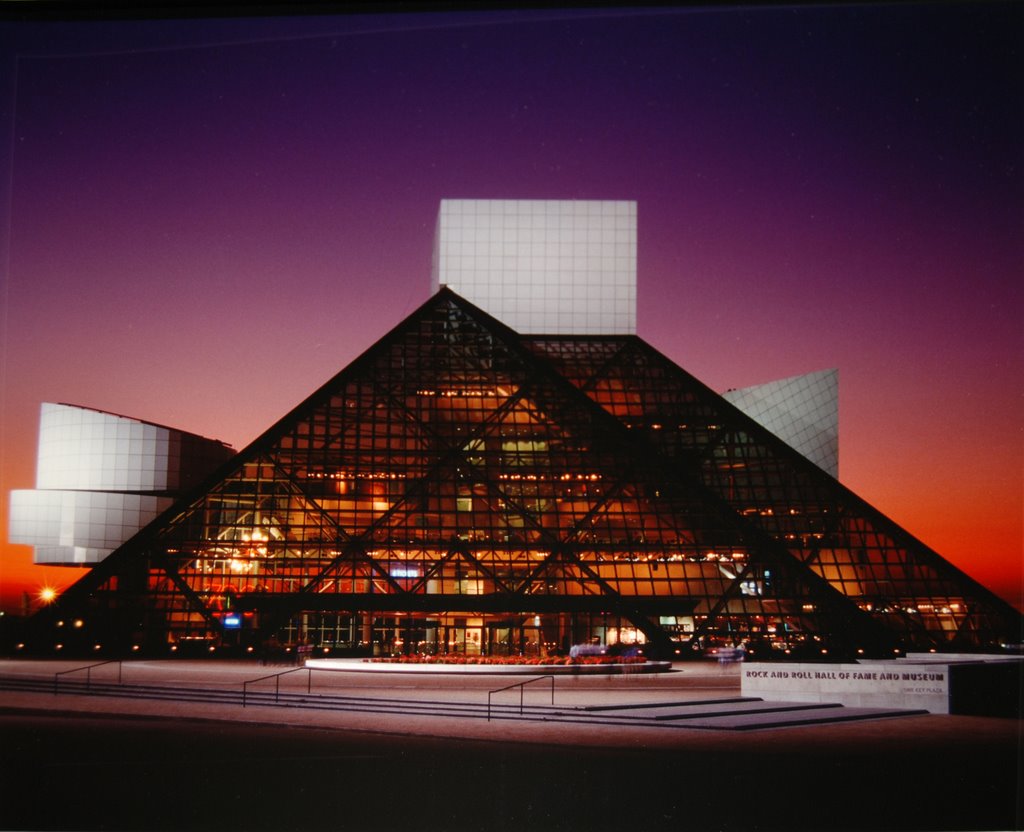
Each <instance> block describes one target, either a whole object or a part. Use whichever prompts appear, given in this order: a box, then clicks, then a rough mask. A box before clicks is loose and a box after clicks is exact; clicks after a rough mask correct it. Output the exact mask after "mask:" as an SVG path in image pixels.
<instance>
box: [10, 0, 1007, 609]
mask: <svg viewBox="0 0 1024 832" xmlns="http://www.w3.org/2000/svg"><path fill="white" fill-rule="evenodd" d="M1022 15H1024V12H1022V10H1021V8H1020V7H1017V6H1015V5H1013V4H1002V3H963V4H958V3H953V4H945V3H937V4H927V3H926V4H915V5H913V6H884V7H876V6H870V5H869V6H854V7H822V8H812V7H806V8H800V7H798V8H785V9H784V8H753V9H739V8H736V9H730V8H723V9H721V10H718V9H710V10H701V12H700V13H699V14H694V13H690V12H689V11H688V10H686V9H671V8H669V9H657V10H646V11H643V12H630V11H627V10H621V11H618V10H602V11H600V12H596V13H595V12H579V13H573V12H558V13H543V12H530V13H512V12H507V13H504V12H503V13H466V14H436V15H431V14H423V15H393V16H359V15H338V16H335V17H330V16H327V17H321V18H299V17H296V18H284V17H282V18H274V19H258V18H253V19H244V18H240V19H234V20H215V19H208V20H164V21H121V22H111V23H97V22H92V23H89V24H85V23H72V22H66V23H53V24H51V25H48V26H44V25H43V24H41V23H31V22H30V23H23V24H7V23H4V24H0V46H2V48H3V51H4V54H5V56H7V57H8V58H9V59H10V60H8V61H7V62H6V63H5V64H4V67H5V68H4V70H3V72H4V80H5V81H6V82H7V83H6V85H5V86H4V87H3V89H4V90H6V91H7V92H6V93H4V94H3V96H2V97H0V102H2V103H3V105H4V106H3V118H4V119H5V121H4V125H5V126H6V127H7V129H8V135H10V137H11V143H10V148H9V153H8V156H9V159H8V161H9V165H10V168H9V169H10V171H11V175H10V179H9V181H7V182H2V183H0V189H2V190H3V193H4V196H5V197H6V198H5V199H4V200H3V202H2V203H0V204H4V205H6V206H7V217H6V220H7V222H6V223H3V224H2V228H3V232H2V233H3V234H4V235H5V236H4V238H3V240H2V241H0V243H2V246H3V250H4V253H5V255H6V258H5V262H6V264H7V266H6V269H5V274H4V277H3V280H4V284H3V295H2V297H3V305H4V318H3V322H2V328H3V329H2V351H3V356H4V358H3V375H2V378H0V389H2V391H3V402H2V415H0V421H2V423H3V432H2V435H0V447H2V449H3V451H2V453H3V458H2V461H0V491H2V492H3V493H2V501H3V505H2V507H0V538H2V539H0V604H2V607H3V608H4V609H7V610H12V611H17V610H18V609H19V608H20V606H21V603H22V593H24V592H27V593H29V595H30V596H33V597H32V599H31V602H32V604H33V606H34V605H35V604H36V603H37V601H36V600H35V599H34V596H35V595H36V593H37V592H38V591H39V589H40V588H41V587H42V586H43V585H44V584H45V585H48V586H53V587H55V588H62V587H64V586H66V585H68V584H70V583H71V582H72V581H73V580H75V579H77V577H79V576H80V575H81V574H82V573H81V571H80V570H75V569H64V568H59V567H35V566H33V565H32V564H31V551H30V549H29V548H28V547H24V546H12V545H9V544H7V543H6V534H7V525H6V515H7V510H8V500H9V492H10V490H12V489H17V488H31V487H33V486H34V484H35V479H34V465H35V455H36V430H37V424H38V414H39V405H40V403H41V402H43V401H55V402H69V403H74V404H78V405H82V406H86V407H94V408H97V409H101V410H105V411H108V412H114V413H121V414H124V415H126V416H130V417H132V418H137V419H142V420H146V421H152V422H156V423H159V424H166V425H171V426H173V427H176V428H179V429H181V430H185V431H189V432H193V433H198V434H201V435H204V436H207V437H210V438H217V439H221V440H223V441H225V442H228V443H230V444H232V445H233V446H234V447H235V448H238V449H241V448H243V447H244V446H245V445H247V444H248V443H249V442H251V441H252V440H253V439H254V438H255V437H257V436H258V435H259V434H261V433H262V432H263V431H264V430H266V429H267V428H268V427H269V426H270V425H272V424H273V423H274V422H276V421H277V419H279V418H280V417H281V416H282V415H284V414H285V413H287V412H288V411H289V410H291V408H292V407H294V406H295V405H296V404H297V403H299V402H301V401H302V400H303V399H305V398H306V397H307V396H308V395H309V394H310V393H311V392H312V391H313V390H315V389H316V388H318V387H319V386H320V385H321V384H323V383H324V382H325V381H326V380H327V379H329V378H330V377H332V376H333V375H334V374H335V373H337V372H338V371H339V370H340V369H342V368H343V367H344V366H345V365H347V364H348V363H349V362H350V361H351V360H352V359H354V358H355V357H356V356H357V355H359V354H360V353H361V352H363V351H364V350H365V349H367V348H369V347H370V346H371V345H372V344H373V343H374V342H376V341H377V340H378V339H379V338H380V337H381V336H383V335H384V334H385V333H386V332H387V331H388V330H389V329H390V328H391V327H393V326H394V325H395V324H397V323H398V322H399V321H400V320H402V319H403V318H404V317H405V316H406V315H407V314H409V313H410V312H411V311H413V309H415V308H416V307H417V306H419V304H420V303H422V302H423V301H424V300H426V298H427V296H428V294H429V288H430V251H431V243H432V239H433V232H434V223H435V219H436V216H437V209H438V205H439V202H440V200H441V199H442V198H508V199H526V198H534V199H629V200H636V201H637V203H638V224H637V228H638V252H639V256H638V334H639V335H640V336H641V337H642V338H644V339H645V340H647V341H648V342H649V343H651V344H652V345H653V346H654V347H656V348H657V349H659V350H661V351H662V352H664V353H665V354H666V355H667V356H668V357H670V358H671V359H672V360H674V361H675V362H676V363H678V364H679V365H680V366H682V367H683V368H684V369H686V370H688V371H689V372H691V373H693V374H694V375H695V376H696V377H697V378H699V379H701V380H702V381H703V382H704V383H706V384H708V385H709V386H710V387H712V388H713V389H715V390H719V391H723V390H725V389H727V388H734V387H746V386H749V385H753V384H758V383H763V382H767V381H772V380H775V379H780V378H784V377H788V376H793V375H798V374H801V373H805V372H811V371H814V370H820V369H825V368H829V367H838V368H839V371H840V379H841V382H840V396H841V399H840V480H841V481H842V482H843V484H844V485H846V486H847V487H849V488H850V489H851V490H853V491H854V492H855V493H857V494H858V495H860V496H861V497H863V498H864V499H865V500H867V501H868V502H869V503H871V504H872V505H874V506H875V507H876V508H878V509H879V510H880V511H882V512H883V513H884V514H886V515H887V516H889V517H891V518H892V519H893V520H895V521H896V522H897V523H899V524H900V525H901V526H903V527H904V528H905V529H907V530H908V531H909V532H910V533H912V534H914V535H915V536H916V537H918V538H919V539H920V540H922V541H923V542H924V543H926V544H927V545H929V546H930V547H931V548H933V549H935V550H936V551H937V552H938V553H939V554H940V555H942V556H943V557H944V558H946V559H947V560H949V561H951V562H952V563H953V564H955V565H956V566H958V567H959V568H960V569H961V570H963V571H965V572H967V573H968V574H969V575H971V576H972V577H974V578H975V579H976V580H978V581H979V582H980V583H982V584H984V585H985V586H987V587H989V588H990V589H992V590H993V591H995V592H996V593H997V594H999V595H1001V596H1002V597H1004V598H1006V599H1007V600H1008V601H1010V602H1011V603H1014V604H1015V605H1017V606H1018V607H1020V606H1021V592H1022V579H1024V578H1022V573H1024V570H1022V560H1024V555H1022V538H1024V528H1022V515H1024V511H1022V507H1024V484H1022V478H1021V470H1022V469H1024V441H1022V435H1021V430H1020V396H1021V383H1020V379H1021V378H1022V377H1024V372H1022V371H1024V334H1022V330H1024V328H1022V327H1021V321H1022V320H1024V288H1022V282H1024V281H1021V275H1022V273H1024V269H1022V266H1024V235H1022V234H1021V232H1020V220H1021V217H1022V216H1024V178H1022V177H1024V164H1022V163H1024V150H1022V148H1024V113H1022V109H1021V107H1020V104H1019V102H1020V101H1021V100H1024V81H1022V77H1024V73H1022V72H1021V71H1020V70H1021V69H1022V67H1021V57H1020V55H1021V52H1020V50H1019V45H1020V44H1019V34H1018V33H1019V32H1020V31H1021V25H1020V24H1021V23H1022V22H1024V17H1022Z"/></svg>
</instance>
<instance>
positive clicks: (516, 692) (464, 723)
mask: <svg viewBox="0 0 1024 832" xmlns="http://www.w3.org/2000/svg"><path fill="white" fill-rule="evenodd" d="M84 666H85V664H83V663H82V662H76V661H41V660H38V661H37V660H15V661H0V685H2V683H3V681H4V680H20V681H22V682H25V681H29V680H32V681H35V682H38V683H40V687H39V689H38V690H34V691H33V690H17V689H6V690H5V689H0V708H3V709H6V710H8V711H10V710H27V711H46V712H51V713H69V714H97V715H98V714H118V715H130V716H136V717H143V716H144V717H152V718H177V719H193V720H195V719H202V720H218V721H225V722H245V723H259V724H262V725H296V726H298V725H302V726H309V727H321V728H329V729H335V730H353V731H374V732H382V733H398V734H404V735H420V736H439V737H448V738H450V737H463V738H466V739H481V740H502V741H516V742H534V743H555V744H562V745H585V746H598V747H621V746H627V747H635V746H637V745H641V744H642V745H643V746H645V747H677V746H687V747H693V746H699V745H702V744H704V743H708V742H711V743H715V744H716V746H717V747H721V744H722V743H723V742H737V743H739V747H743V746H744V745H746V744H747V743H748V742H749V741H748V740H738V739H737V738H732V739H731V740H727V739H726V738H725V737H724V736H722V733H721V732H719V731H713V732H712V733H713V736H710V735H708V733H707V729H713V728H719V729H722V730H723V731H725V730H728V729H735V728H736V727H737V724H738V725H739V727H755V728H757V727H758V726H757V725H756V721H755V724H754V725H753V726H750V725H744V724H743V723H744V719H745V720H746V722H748V723H749V722H750V717H749V716H748V717H745V718H744V717H743V716H742V715H741V712H743V711H748V712H749V711H756V710H757V708H758V706H757V705H753V704H750V703H743V702H740V701H738V700H740V698H741V697H740V671H739V666H738V665H719V664H715V663H709V662H696V663H685V664H678V665H676V666H675V669H674V672H672V673H659V674H643V675H608V676H604V675H602V676H567V677H556V678H555V679H554V680H553V685H552V680H550V679H548V680H545V679H540V678H539V677H520V678H519V679H509V678H508V677H504V676H480V675H475V674H474V675H469V674H458V673H432V674H423V673H415V674H401V673H399V674H394V673H389V674H386V675H382V674H367V673H360V672H352V673H347V672H341V671H320V670H317V671H314V672H313V673H309V672H308V671H307V670H305V669H294V670H293V669H292V668H287V667H273V666H261V665H258V664H257V663H255V662H220V661H177V660H167V661H130V662H127V661H126V662H124V663H123V664H121V665H120V666H118V665H117V664H107V665H103V666H101V667H96V668H93V669H92V670H91V671H89V672H88V679H89V682H90V683H91V685H92V687H93V688H101V687H105V686H108V685H109V686H111V688H107V689H106V690H104V692H103V693H100V694H97V693H95V692H92V691H89V692H86V691H83V690H82V686H83V683H85V681H86V678H87V673H86V671H84V670H80V668H83V667H84ZM76 669H78V670H76ZM289 670H291V671H292V672H288V673H285V671H289ZM68 671H73V672H68ZM57 674H60V676H59V679H57V681H56V682H55V676H56V675H57ZM277 674H283V675H280V676H277ZM268 676H277V678H264V677H268ZM526 678H534V679H536V680H537V681H536V682H532V683H530V684H528V685H526V686H525V687H524V688H522V689H521V690H520V689H519V688H514V689H510V690H504V691H501V692H499V693H493V694H491V692H492V691H495V690H497V689H498V688H503V687H506V686H508V685H514V684H517V683H518V682H519V681H522V680H524V679H526ZM261 679H262V681H258V680H261ZM119 685H120V686H125V687H131V686H146V687H159V688H164V689H176V690H179V691H195V692H200V693H203V694H205V696H204V697H203V698H199V699H198V700H197V699H196V698H193V699H191V700H188V701H183V700H181V699H176V698H170V697H168V698H160V699H153V698H145V699H142V698H123V697H121V696H117V695H111V693H112V692H113V693H116V690H112V689H113V688H116V687H117V686H119ZM243 689H244V690H246V692H247V698H246V706H245V707H241V702H240V700H239V695H240V694H241V693H242V691H243ZM55 691H56V693H55ZM215 693H217V694H223V695H222V696H215V695H214V694H215ZM489 694H490V696H489ZM277 695H279V698H280V700H282V701H283V702H284V704H292V705H293V706H291V707H281V706H279V705H274V704H273V700H274V699H275V696H277ZM552 696H553V699H554V702H553V703H552ZM489 699H490V701H491V704H492V706H493V712H492V717H493V718H492V719H491V720H490V721H488V720H487V719H486V712H487V704H488V700H489ZM318 700H319V701H322V702H324V705H325V706H324V707H322V708H321V707H316V705H317V704H318ZM300 703H301V706H300ZM332 703H333V704H334V706H335V707H331V704H332ZM338 703H347V707H344V706H343V705H342V706H339V705H338ZM520 703H522V705H523V706H525V711H526V716H528V717H530V716H532V717H534V718H533V719H528V720H526V721H520V720H518V719H512V717H514V716H517V715H518V711H519V706H520ZM694 703H701V704H699V705H697V704H694ZM552 704H553V707H552ZM792 707H794V706H791V705H789V706H787V703H766V704H765V705H764V706H762V710H765V709H766V710H767V711H768V712H769V713H771V714H774V715H781V722H782V723H785V722H786V721H787V720H789V721H793V722H796V723H797V725H794V726H791V727H787V726H785V725H784V724H783V725H778V722H779V721H780V720H779V719H775V718H773V719H764V718H762V726H763V730H756V731H754V732H753V733H754V734H756V735H757V736H758V738H759V739H758V740H755V742H762V741H770V742H772V743H775V744H780V743H782V744H787V743H795V744H798V745H800V746H803V747H807V746H808V745H811V746H813V745H815V744H817V743H822V744H826V745H827V744H829V743H834V742H837V741H839V742H845V743H851V744H853V745H858V744H860V743H863V742H870V741H873V740H871V739H870V738H876V739H877V738H878V737H881V736H885V737H887V738H889V739H890V740H891V739H892V738H893V737H902V738H904V739H905V740H906V741H912V739H913V738H914V737H922V736H925V735H927V736H932V737H934V736H943V735H952V734H956V733H957V732H958V731H961V730H966V731H970V732H971V733H972V734H973V735H975V736H976V735H977V733H978V732H979V731H980V732H981V733H982V734H984V735H991V736H992V737H993V739H995V738H996V737H997V736H1000V735H1003V736H1005V735H1006V733H1007V731H1011V732H1012V730H1013V728H1014V726H1016V725H1017V723H1016V721H1013V720H998V719H995V720H989V719H982V720H978V719H975V718H968V717H950V716H934V715H920V716H904V717H900V718H898V719H884V720H872V721H869V722H858V723H856V724H845V722H843V721H834V722H828V723H826V724H816V725H800V724H799V723H801V722H807V721H811V722H813V721H815V720H814V719H813V717H814V716H815V715H816V714H815V713H814V712H813V711H810V712H809V713H810V717H811V719H802V718H800V717H801V715H802V714H803V713H804V712H805V711H806V706H805V707H803V708H801V711H800V712H798V713H797V714H795V715H789V714H787V713H786V711H787V710H788V708H792ZM716 711H718V712H725V713H727V714H729V715H730V716H732V717H733V721H732V724H729V723H728V722H722V721H719V723H718V724H715V723H714V722H713V721H711V722H709V720H708V719H706V718H705V717H708V716H712V715H714V713H715V712H716ZM844 711H846V712H849V713H853V714H856V711H855V710H851V709H844ZM737 716H739V722H738V723H737V721H736V717H737ZM570 717H571V718H570ZM666 728H672V729H675V730H665V729H666ZM701 729H704V730H701Z"/></svg>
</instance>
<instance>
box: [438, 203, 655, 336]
mask: <svg viewBox="0 0 1024 832" xmlns="http://www.w3.org/2000/svg"><path fill="white" fill-rule="evenodd" d="M441 285H446V286H448V287H450V288H451V289H452V290H453V291H455V292H456V293H458V294H459V295H461V296H462V297H464V298H465V299H466V300H468V301H470V302H471V303H474V304H476V305H477V306H479V307H481V308H482V309H484V310H485V311H486V312H488V313H490V314H491V315H494V317H496V318H497V319H498V320H500V321H501V322H502V323H504V324H506V325H507V326H509V327H511V328H512V329H514V330H516V331H517V332H522V333H524V334H556V333H557V334H567V335H595V334H608V335H622V334H629V335H632V334H635V333H636V202H632V201H624V200H599V201H578V200H547V199H543V200H542V199H526V200H515V199H445V200H442V201H441V208H440V211H439V213H438V217H437V232H436V236H435V238H434V256H433V266H432V269H431V289H432V291H435V292H436V291H437V290H438V288H439V287H440V286H441Z"/></svg>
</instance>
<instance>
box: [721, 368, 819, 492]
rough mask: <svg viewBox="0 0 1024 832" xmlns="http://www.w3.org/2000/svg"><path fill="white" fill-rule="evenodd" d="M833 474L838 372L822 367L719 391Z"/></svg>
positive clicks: (725, 397) (727, 399)
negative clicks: (810, 371) (783, 377)
mask: <svg viewBox="0 0 1024 832" xmlns="http://www.w3.org/2000/svg"><path fill="white" fill-rule="evenodd" d="M722 397H723V398H724V399H726V401H729V402H731V403H732V404H734V405H735V406H736V407H738V408H739V409H740V410H742V411H743V412H744V413H746V414H747V415H748V416H750V417H751V418H752V419H754V420H755V421H757V422H759V423H760V424H762V425H764V427H766V428H768V430H770V431H771V432H772V433H774V434H775V435H776V436H778V437H779V438H780V439H782V440H783V441H784V442H786V444H788V445H789V446H790V447H792V448H793V449H794V450H796V451H799V452H800V453H801V454H803V455H804V456H805V457H807V458H808V459H809V460H811V462H813V463H814V464H815V465H817V466H818V467H819V468H821V469H823V470H824V471H826V472H827V473H829V474H831V475H832V476H833V477H836V478H838V477H839V371H838V370H821V371H819V372H816V373H807V374H806V375H802V376H793V377H792V378H785V379H781V380H780V381H770V382H768V383H767V384H758V385H755V386H754V387H744V388H743V389H740V390H729V391H727V392H725V393H723V394H722Z"/></svg>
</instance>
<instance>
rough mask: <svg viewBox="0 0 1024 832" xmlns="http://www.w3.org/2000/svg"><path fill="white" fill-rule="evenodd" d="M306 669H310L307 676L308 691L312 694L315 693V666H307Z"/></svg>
mask: <svg viewBox="0 0 1024 832" xmlns="http://www.w3.org/2000/svg"><path fill="white" fill-rule="evenodd" d="M306 670H308V671H309V676H307V677H306V693H309V694H312V693H313V668H311V667H307V668H306Z"/></svg>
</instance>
